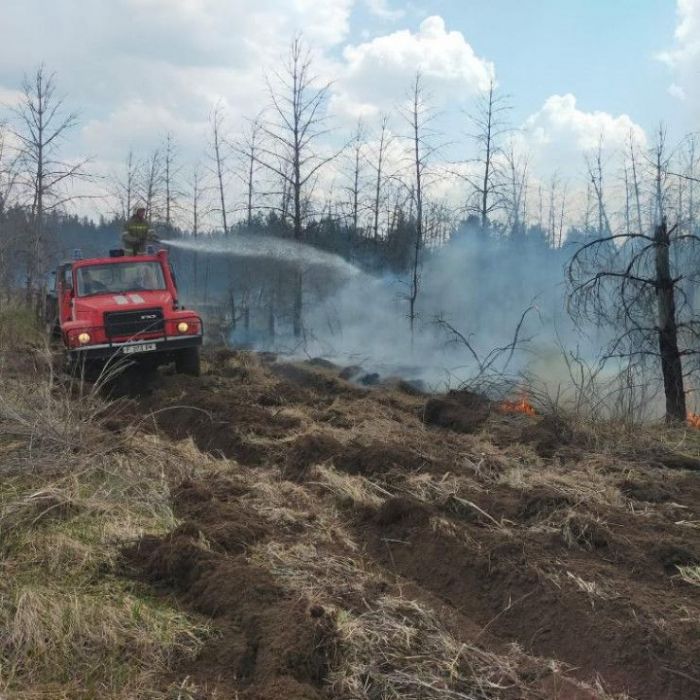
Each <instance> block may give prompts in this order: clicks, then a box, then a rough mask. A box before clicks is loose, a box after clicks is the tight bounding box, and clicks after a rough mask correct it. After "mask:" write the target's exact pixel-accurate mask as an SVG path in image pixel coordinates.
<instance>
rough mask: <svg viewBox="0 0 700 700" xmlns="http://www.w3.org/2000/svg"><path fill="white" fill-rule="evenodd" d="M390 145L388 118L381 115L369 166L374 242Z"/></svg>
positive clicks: (376, 235)
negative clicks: (371, 184) (372, 180)
mask: <svg viewBox="0 0 700 700" xmlns="http://www.w3.org/2000/svg"><path fill="white" fill-rule="evenodd" d="M390 145H391V135H390V133H389V118H388V117H387V116H386V115H384V116H383V117H382V123H381V127H380V129H379V143H378V145H377V151H376V156H375V158H374V159H373V161H372V164H371V167H372V169H373V170H374V195H373V197H372V238H373V240H374V244H375V245H377V244H378V243H379V217H380V213H381V209H382V205H383V203H384V183H385V180H386V172H385V170H386V164H385V161H386V155H387V150H388V148H389V147H390Z"/></svg>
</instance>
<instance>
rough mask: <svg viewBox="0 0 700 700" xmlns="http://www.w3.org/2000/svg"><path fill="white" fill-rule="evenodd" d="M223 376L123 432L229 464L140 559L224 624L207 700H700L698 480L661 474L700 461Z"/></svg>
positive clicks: (248, 358) (208, 661) (158, 393)
mask: <svg viewBox="0 0 700 700" xmlns="http://www.w3.org/2000/svg"><path fill="white" fill-rule="evenodd" d="M206 367H207V372H206V374H205V376H203V377H201V378H199V379H194V378H183V377H177V376H163V377H161V378H159V379H158V380H157V381H156V382H155V384H154V385H153V386H152V387H150V388H149V389H148V390H147V391H146V392H145V393H144V395H142V396H140V397H137V398H135V399H132V400H131V401H130V402H128V403H127V405H125V406H123V407H122V409H121V412H120V413H119V415H118V416H116V417H115V420H114V425H115V430H134V429H136V430H140V431H151V432H154V431H155V432H159V433H161V434H163V435H166V436H167V437H168V438H170V439H172V440H189V439H191V440H192V441H193V442H194V444H195V445H196V447H197V448H198V449H199V450H201V451H202V452H206V453H209V454H210V455H214V456H216V457H220V458H221V459H220V461H218V462H216V464H217V465H218V466H217V468H216V470H214V471H212V472H211V473H205V474H197V475H193V477H192V478H191V479H189V480H187V481H186V482H184V483H181V484H174V485H173V507H174V510H175V514H176V515H177V517H178V519H179V523H180V524H179V525H178V527H177V528H176V529H175V530H174V531H173V532H172V533H170V534H169V535H167V536H151V535H148V536H145V537H144V538H143V539H142V540H141V541H140V542H139V543H137V544H136V545H134V546H133V547H131V548H130V549H129V550H128V551H126V552H125V561H126V563H127V565H128V572H129V575H131V576H136V577H139V578H140V579H143V580H146V581H148V582H149V583H150V584H151V585H152V586H153V589H154V591H157V592H159V594H162V595H163V596H168V597H170V598H172V597H174V598H175V599H176V600H177V604H178V605H181V606H182V607H183V608H185V609H187V610H190V611H192V612H193V613H196V614H200V615H203V616H206V617H208V618H211V619H212V620H213V625H214V629H215V631H216V633H215V634H214V636H212V637H211V638H210V640H209V641H208V643H207V645H206V647H205V648H204V650H203V652H202V653H201V655H200V656H199V658H198V659H196V661H195V662H193V663H190V664H189V665H188V666H187V667H183V668H181V669H179V672H180V675H186V676H187V677H188V678H189V679H191V682H192V684H193V688H194V690H192V692H191V697H192V698H245V699H253V698H255V699H260V700H263V699H264V700H268V699H272V698H276V699H278V698H290V699H292V698H372V699H375V698H377V699H378V698H385V697H386V698H394V697H405V698H438V697H445V698H513V699H514V698H562V699H565V698H566V699H568V698H571V699H582V698H590V699H592V698H612V697H619V698H622V697H631V698H638V699H639V700H687V699H690V698H700V587H699V586H698V585H697V584H693V582H692V580H689V579H688V576H683V575H682V573H683V572H684V571H685V572H687V571H688V570H693V567H698V565H700V475H699V474H698V472H697V471H694V470H693V469H692V465H691V467H690V468H687V469H684V468H674V469H668V468H665V467H664V466H663V462H664V459H666V460H670V461H671V462H673V460H674V455H675V456H676V457H678V459H681V458H686V459H689V460H690V461H691V462H692V458H693V455H689V454H687V451H686V452H682V451H677V452H674V451H673V450H672V449H671V448H664V449H663V450H661V448H660V447H659V448H658V449H657V448H654V449H650V450H649V451H647V452H645V450H644V449H642V448H641V447H640V446H639V445H638V444H637V445H636V446H635V447H634V448H631V447H624V445H626V444H632V445H634V444H635V441H634V440H631V441H630V442H629V443H628V442H625V441H623V440H622V439H620V440H614V439H611V440H609V441H607V442H606V441H604V440H601V439H600V438H596V439H594V438H593V437H591V436H590V435H588V434H587V433H586V432H585V430H580V429H579V428H575V427H572V426H564V425H563V424H562V423H561V422H560V421H561V419H557V420H554V419H553V418H552V417H548V418H542V417H538V416H525V415H512V416H511V415H503V414H502V413H500V412H499V411H497V410H493V407H492V406H491V405H490V404H489V402H488V401H486V400H485V399H480V398H479V397H475V396H474V395H466V394H465V395H460V394H459V393H453V394H451V395H448V396H446V397H444V398H443V397H437V396H425V395H422V394H421V393H420V392H418V391H416V390H414V389H413V388H411V390H408V388H407V387H404V386H403V385H402V384H401V383H395V382H394V383H393V384H391V385H390V386H388V385H385V386H382V385H381V384H380V385H379V386H372V387H368V388H365V387H361V386H358V385H355V384H352V383H350V382H348V381H346V380H344V379H342V378H341V375H342V376H348V373H347V372H346V373H345V374H343V368H335V367H333V366H330V365H328V363H312V362H310V363H298V364H283V363H281V362H278V361H275V360H274V359H261V358H259V357H257V356H255V355H251V354H237V353H226V352H220V353H218V354H217V355H215V356H211V357H210V358H209V361H208V363H207V365H206ZM623 443H624V444H623ZM659 454H662V458H659ZM681 461H682V459H681ZM694 570H695V571H699V572H700V569H697V568H696V569H694Z"/></svg>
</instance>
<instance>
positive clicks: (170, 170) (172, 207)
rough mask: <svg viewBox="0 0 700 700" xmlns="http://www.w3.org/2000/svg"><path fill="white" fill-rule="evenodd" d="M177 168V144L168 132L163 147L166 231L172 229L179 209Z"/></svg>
mask: <svg viewBox="0 0 700 700" xmlns="http://www.w3.org/2000/svg"><path fill="white" fill-rule="evenodd" d="M178 174H179V168H178V166H177V144H176V143H175V137H174V136H173V135H172V134H171V133H170V132H168V133H167V134H166V135H165V144H164V146H163V184H164V186H165V218H164V223H165V227H166V229H167V230H168V231H171V230H172V229H173V227H174V224H173V218H174V216H175V214H176V212H177V210H178V207H179V199H180V192H179V189H178V185H177V179H178Z"/></svg>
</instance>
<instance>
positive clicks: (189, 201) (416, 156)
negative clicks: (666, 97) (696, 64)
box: [0, 28, 700, 418]
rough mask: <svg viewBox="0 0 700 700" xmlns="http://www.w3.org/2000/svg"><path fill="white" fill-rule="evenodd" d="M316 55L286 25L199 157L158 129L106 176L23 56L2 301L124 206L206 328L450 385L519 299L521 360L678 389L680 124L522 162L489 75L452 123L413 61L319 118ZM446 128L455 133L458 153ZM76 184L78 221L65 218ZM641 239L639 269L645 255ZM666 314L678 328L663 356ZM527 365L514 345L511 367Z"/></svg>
mask: <svg viewBox="0 0 700 700" xmlns="http://www.w3.org/2000/svg"><path fill="white" fill-rule="evenodd" d="M433 29H435V28H433ZM319 63H320V61H319V60H318V57H317V56H316V54H315V53H314V47H313V45H312V44H311V43H309V42H307V40H306V39H305V38H304V37H303V36H301V35H298V36H295V37H294V38H293V39H292V41H291V42H290V46H289V50H288V52H287V54H286V55H285V56H283V57H281V58H280V59H279V63H278V64H277V65H273V66H269V67H267V69H263V68H262V67H261V72H260V80H261V81H265V83H266V85H267V93H268V96H267V104H266V106H265V108H264V109H263V110H262V111H260V110H258V109H257V108H256V109H253V110H251V112H250V113H249V114H247V115H246V116H245V117H244V118H240V116H234V115H232V114H230V113H229V109H228V107H227V105H226V103H225V102H224V101H221V100H217V101H215V102H214V103H213V104H212V106H211V111H210V113H209V115H208V119H209V121H208V124H209V126H208V134H207V136H206V138H204V139H202V142H201V147H200V150H199V153H198V154H196V158H192V157H191V156H192V154H191V153H190V152H189V151H184V152H183V150H182V148H181V147H180V144H179V142H178V139H177V137H176V136H175V135H174V134H173V133H172V132H171V131H170V130H167V129H164V130H163V133H162V135H161V137H160V139H159V140H158V141H157V142H153V143H152V144H150V146H149V148H147V149H143V148H141V149H138V150H137V149H131V150H128V151H126V152H124V153H123V156H122V166H121V167H120V168H119V169H118V171H115V172H112V173H110V175H109V177H98V174H97V173H94V172H91V170H90V162H89V158H88V155H92V154H86V155H85V156H83V157H80V158H74V157H68V156H67V155H66V154H65V153H64V148H63V140H64V136H65V134H66V133H67V132H69V131H70V130H71V129H74V128H75V127H76V125H77V123H78V119H79V117H78V116H76V115H75V113H74V112H73V111H72V110H71V107H70V95H67V96H65V97H64V96H63V93H62V92H61V76H57V75H54V74H53V73H52V72H51V69H50V66H40V67H38V68H35V69H32V68H31V67H27V70H29V71H30V72H29V73H28V74H27V77H26V78H25V82H24V84H23V88H22V95H23V96H22V99H21V100H20V101H19V102H18V103H17V105H16V106H15V107H13V108H11V109H6V110H4V111H3V112H2V114H1V115H0V116H1V119H0V285H1V286H2V294H1V295H0V302H1V301H2V300H7V299H9V298H10V296H11V295H12V294H14V293H17V291H18V290H24V292H26V293H27V294H28V295H29V296H32V295H40V294H41V289H42V286H43V285H44V282H45V276H46V273H47V272H48V270H49V269H50V268H51V266H52V265H53V264H54V263H55V262H57V261H58V260H59V259H61V258H65V257H69V255H70V253H71V251H72V249H74V248H78V247H79V248H82V249H83V251H84V253H85V254H97V253H102V252H104V251H105V249H106V248H107V247H109V246H113V245H115V244H117V243H118V236H119V233H120V231H121V227H122V225H123V223H124V221H125V219H126V218H127V217H128V216H129V214H130V212H131V211H133V209H134V208H135V206H136V205H138V204H141V205H143V206H145V207H146V209H147V212H148V218H149V221H150V222H151V225H152V226H153V228H154V229H155V230H156V231H157V233H158V234H159V235H160V236H161V238H163V239H168V240H170V241H172V249H173V259H174V260H175V263H176V266H177V268H178V271H179V274H180V286H181V287H182V288H183V290H184V291H185V293H186V295H187V296H188V297H189V299H190V301H191V302H192V303H195V304H197V303H198V304H200V305H201V306H202V308H203V309H204V310H205V312H207V311H208V312H209V313H211V314H212V315H213V316H214V317H216V318H217V319H218V323H217V324H215V327H214V332H215V333H216V334H217V335H218V338H217V339H218V340H225V341H227V342H232V343H241V344H248V345H252V346H254V347H259V348H268V349H286V350H289V351H293V352H307V353H313V354H326V355H328V356H344V357H353V358H356V359H357V360H358V361H362V362H364V363H367V364H372V363H374V364H376V365H377V366H379V365H386V366H389V365H392V364H393V366H394V367H396V368H399V367H401V366H404V367H414V368H415V367H421V368H423V372H422V373H421V372H417V373H418V374H422V376H425V377H427V378H429V379H430V380H431V381H439V380H440V379H441V378H442V379H443V380H444V381H445V382H446V383H450V382H454V381H455V380H456V381H459V380H462V379H466V378H468V377H469V376H470V372H471V371H472V370H473V357H472V358H470V352H471V353H472V355H478V353H487V352H488V351H489V350H490V349H491V348H494V347H499V346H504V345H505V344H507V343H508V342H509V340H510V339H511V338H512V335H513V332H514V329H515V327H516V326H517V324H518V321H519V319H521V317H522V314H523V312H524V311H525V310H526V309H527V308H529V307H533V308H534V310H535V312H534V313H532V314H530V315H529V316H528V318H527V320H526V321H525V322H524V327H523V329H522V330H523V333H522V336H521V338H520V339H521V340H523V339H525V340H526V341H527V342H528V347H529V351H528V352H532V353H536V352H538V351H541V350H542V349H543V348H546V349H547V351H548V352H549V351H551V350H552V348H554V347H555V346H556V345H557V343H559V342H563V343H564V345H568V346H571V347H574V346H575V347H578V348H579V351H580V349H581V348H584V349H585V353H586V356H587V357H588V358H589V359H590V361H591V362H594V360H595V358H596V356H597V355H598V351H600V353H602V355H603V356H604V357H606V358H608V359H610V360H613V359H614V360H615V362H616V364H615V371H618V370H619V369H620V368H621V367H622V366H624V367H625V368H626V369H627V371H630V367H631V366H632V365H634V372H635V373H638V375H639V377H641V376H642V375H643V376H644V382H646V384H645V385H648V386H651V385H652V384H654V383H655V382H656V384H658V386H662V385H663V386H664V388H665V393H666V396H667V398H668V396H669V392H671V393H673V392H674V391H675V392H676V393H677V394H678V393H679V392H680V393H679V396H682V397H683V400H685V389H684V388H683V384H682V382H681V383H680V384H679V381H680V379H679V378H682V377H685V378H686V381H690V382H691V384H692V376H691V375H692V372H693V370H694V368H695V364H696V360H695V359H694V358H695V352H696V347H697V343H696V341H697V334H696V323H697V322H696V294H695V290H694V283H695V281H696V275H695V273H694V271H693V269H692V268H693V266H694V265H695V262H696V260H697V255H696V253H695V250H694V248H693V246H692V244H693V243H694V242H695V240H696V236H697V235H698V233H699V232H698V221H699V220H700V219H699V217H698V213H699V212H698V207H699V205H700V197H699V196H698V195H699V194H700V193H699V192H698V190H697V188H698V186H700V183H698V175H699V174H700V145H698V140H697V136H695V135H689V136H687V137H685V138H684V139H682V141H681V142H680V143H679V144H677V145H675V146H673V147H672V146H670V145H668V144H667V143H665V142H664V141H663V138H662V137H661V136H660V137H659V138H660V141H659V142H658V143H657V144H656V145H654V146H651V147H649V146H648V144H647V143H646V141H645V138H644V135H643V133H640V130H639V129H638V128H636V127H635V125H633V124H632V123H630V124H629V125H627V126H628V128H627V131H626V133H625V135H624V140H623V141H622V142H620V139H617V141H616V142H615V143H614V144H613V145H610V144H608V143H607V142H606V137H607V136H608V134H606V132H605V129H603V128H602V127H601V130H600V133H599V134H598V137H597V139H596V140H595V142H592V143H591V144H590V148H589V149H587V151H586V153H585V154H584V156H583V157H582V158H581V160H580V162H577V163H570V164H569V165H570V168H569V169H568V170H567V171H566V172H564V171H562V170H561V169H559V170H556V171H553V172H550V173H542V172H535V170H534V169H533V167H532V161H533V153H532V143H531V140H528V139H527V138H525V137H524V135H523V133H524V132H523V129H522V128H519V127H518V125H517V124H514V123H512V122H511V120H510V107H511V105H512V102H513V98H512V97H510V96H507V95H506V93H505V92H504V88H503V86H501V85H500V84H499V83H498V82H497V81H496V79H495V76H494V74H493V71H492V70H488V69H487V70H486V71H485V73H484V75H483V76H482V78H481V79H480V80H481V83H480V89H479V90H477V91H476V93H475V94H474V95H473V96H472V97H471V99H470V101H469V104H468V105H467V108H466V109H465V110H463V112H462V113H461V115H460V117H459V119H454V118H451V117H445V115H444V113H442V112H441V110H440V109H439V108H441V107H442V106H443V103H444V100H441V99H440V100H438V99H436V98H435V97H434V95H433V93H432V85H431V78H430V73H429V71H428V72H427V73H426V72H425V71H423V70H422V66H421V65H420V64H419V65H416V66H415V70H416V73H415V76H414V79H413V80H412V81H411V82H407V83H406V84H405V86H404V93H405V98H404V99H403V100H401V101H398V102H396V103H394V104H393V105H392V106H389V108H388V109H387V110H386V112H385V113H380V114H366V115H363V116H362V117H361V118H360V119H359V120H358V121H356V122H355V124H354V125H352V126H351V125H349V124H348V122H347V120H339V119H337V118H336V115H335V114H334V105H335V104H337V96H336V95H334V94H332V93H331V83H330V82H328V81H327V79H326V77H324V76H325V69H324V70H321V69H320V66H319ZM144 99H145V102H146V107H145V108H146V109H147V96H146V97H145V98H144ZM562 104H563V105H564V107H566V108H569V109H573V108H574V107H575V105H572V104H571V102H570V101H569V102H566V99H565V98H564V101H563V102H562ZM560 106H561V105H560ZM545 111H546V110H545ZM540 118H543V117H541V115H540ZM619 126H620V124H616V128H617V127H619ZM660 134H663V130H660ZM456 136H457V137H458V139H462V140H463V137H465V136H466V139H467V143H468V144H470V145H469V146H465V147H464V148H462V146H461V145H460V147H459V148H457V147H456V146H455V137H456ZM88 180H89V187H87V188H85V187H83V188H82V189H81V183H85V182H87V181H88ZM98 193H99V194H98ZM86 198H90V199H89V201H90V202H91V204H90V206H91V207H92V210H93V211H94V212H95V214H94V216H92V217H90V218H86V217H81V218H78V217H77V216H76V215H75V213H74V212H75V211H76V202H84V201H85V200H86ZM80 207H82V209H83V211H84V210H85V209H84V207H85V205H84V204H80ZM98 212H99V214H98ZM664 232H665V233H664ZM659 236H662V237H664V236H665V237H666V238H664V241H665V242H660V239H659ZM256 240H257V241H258V243H255V241H256ZM275 240H277V241H280V244H279V245H277V246H276V244H275V243H274V242H275ZM676 243H677V244H678V248H679V250H678V251H676ZM292 244H294V245H296V246H297V248H296V250H297V251H299V252H298V254H293V253H292V248H290V247H289V246H290V245H292ZM256 245H258V248H259V250H260V253H259V254H256V253H255V246H256ZM251 246H252V248H251ZM308 246H311V248H309V247H308ZM640 246H641V247H640ZM251 250H252V251H253V252H251ZM313 250H317V251H324V252H325V253H326V254H327V255H325V256H324V255H321V254H320V253H319V254H316V253H314V252H313ZM665 250H668V251H669V254H668V256H667V258H668V259H667V261H666V262H664V261H663V260H661V261H660V260H659V259H658V254H659V251H665ZM655 251H656V254H657V258H656V262H655V263H654V262H653V261H652V260H651V259H649V260H648V259H647V257H645V256H647V255H651V257H652V258H653V257H654V254H655ZM654 265H656V267H654ZM567 266H568V270H569V286H568V287H567V279H566V275H565V270H566V269H567ZM650 266H651V267H650ZM652 268H654V270H656V272H653V270H652ZM610 282H612V284H609V283H610ZM669 285H670V287H669ZM668 289H671V290H672V291H673V292H675V295H674V296H673V298H670V297H668V298H666V300H665V301H662V300H661V297H662V296H663V295H664V294H665V293H666V292H667V291H668ZM569 293H571V294H572V295H573V296H572V297H571V300H572V303H573V305H574V306H575V307H576V313H575V314H574V318H575V320H576V322H577V324H578V328H577V330H576V332H575V329H574V327H573V324H572V322H571V320H570V318H569V316H568V315H567V314H566V300H567V295H568V294H569ZM571 308H572V306H571V305H570V310H571ZM669 323H671V325H673V326H674V328H675V330H674V333H676V335H677V336H679V337H676V339H675V341H674V342H675V345H673V343H671V345H670V346H668V345H667V346H665V347H666V349H664V347H663V339H664V338H666V339H667V331H668V324H669ZM449 329H452V330H453V331H456V332H457V335H456V336H455V333H450V332H449ZM577 332H578V333H583V334H584V335H577V334H576V333H577ZM459 337H461V338H462V339H463V340H464V341H466V342H467V347H465V345H464V343H461V344H460V342H455V341H456V338H459ZM659 338H661V339H662V348H661V350H659V348H658V347H655V344H658V340H659ZM592 339H594V340H592ZM595 339H597V340H598V341H600V342H599V343H598V347H596V341H595ZM679 342H680V345H679ZM610 343H612V344H610ZM640 344H641V345H643V346H644V348H645V353H646V354H645V357H644V361H643V362H642V361H641V360H640V358H639V357H638V355H637V351H636V350H635V348H636V349H637V350H639V346H640ZM669 347H670V348H671V349H670V350H669ZM674 348H675V349H674ZM477 349H478V350H477ZM468 350H469V351H470V352H468ZM669 352H670V355H672V356H673V357H672V358H671V360H669V357H670V356H669ZM529 361H530V359H529V358H528V355H527V353H525V354H523V355H519V356H518V359H517V361H515V362H514V364H513V365H511V366H510V367H508V371H512V372H517V371H518V370H523V369H526V368H527V366H528V362H529ZM669 362H670V364H669ZM621 363H622V364H621ZM625 363H626V364H625ZM674 363H675V364H674ZM671 365H673V370H672V372H673V373H675V374H674V376H675V379H669V376H668V372H669V371H671V370H670V369H669V367H670V366H671ZM427 368H430V370H431V371H430V372H428V371H426V370H427ZM662 368H663V372H661V371H660V370H661V369H662ZM501 369H502V370H503V371H505V370H506V368H505V367H502V368H501ZM662 380H664V381H662ZM640 381H641V380H640ZM652 393H653V391H652ZM667 413H668V414H669V415H672V416H673V417H675V418H683V417H684V415H685V404H684V403H683V402H681V400H680V398H678V397H677V400H676V401H675V403H673V402H672V405H671V406H670V407H669V405H668V403H667Z"/></svg>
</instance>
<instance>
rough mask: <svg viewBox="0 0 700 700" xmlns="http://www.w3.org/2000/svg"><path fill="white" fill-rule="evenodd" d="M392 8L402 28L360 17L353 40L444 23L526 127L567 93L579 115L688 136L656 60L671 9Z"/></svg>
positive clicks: (526, 1)
mask: <svg viewBox="0 0 700 700" xmlns="http://www.w3.org/2000/svg"><path fill="white" fill-rule="evenodd" d="M392 6H393V7H396V8H399V7H403V8H404V9H405V16H404V17H403V18H402V19H401V20H399V21H398V22H389V21H385V22H382V21H381V20H379V21H377V19H376V18H372V17H371V15H370V14H369V12H368V11H367V10H366V9H365V10H364V11H362V10H361V11H359V12H357V14H356V16H355V18H354V21H353V23H352V26H353V35H355V36H359V35H361V33H362V31H363V30H366V28H367V26H371V25H373V24H374V25H375V26H376V25H378V26H383V27H384V29H390V28H392V25H396V24H399V25H400V24H411V23H412V24H414V26H415V25H417V24H418V23H419V22H420V20H421V19H422V18H424V17H426V16H429V15H439V16H441V17H443V19H444V20H445V23H446V25H447V26H448V27H449V28H450V29H454V30H459V31H461V32H462V33H463V34H464V36H465V38H466V40H467V41H468V42H469V43H470V44H471V45H472V47H473V48H474V49H475V51H476V52H477V54H478V55H480V56H483V57H485V58H487V59H489V60H491V61H493V62H494V63H495V65H496V73H497V76H498V79H499V82H500V83H501V85H502V86H503V88H504V90H506V91H507V92H508V93H510V94H511V95H512V96H513V100H512V102H513V107H514V116H515V117H516V119H517V118H519V119H521V120H524V119H525V118H526V117H527V116H528V115H529V114H531V113H533V112H535V111H536V110H537V109H538V107H539V106H541V105H542V103H543V102H544V101H545V99H546V98H547V97H549V96H550V95H552V94H565V93H569V92H571V93H573V94H575V95H576V97H577V98H578V101H579V104H580V106H581V107H582V108H585V109H589V110H605V111H608V112H611V113H613V114H619V113H624V112H626V113H629V114H630V115H631V116H632V117H633V119H635V121H637V122H638V123H640V124H641V125H642V126H644V127H645V128H646V129H654V128H655V126H656V125H657V124H658V122H659V121H660V120H662V121H665V122H668V123H669V124H670V125H674V126H676V127H677V129H679V130H686V129H691V128H693V125H692V123H691V117H690V115H689V114H688V110H686V109H685V108H681V109H679V105H678V104H677V101H676V100H674V99H672V98H671V97H670V96H669V94H668V87H669V83H670V82H671V75H670V72H669V69H668V67H667V66H666V65H664V64H663V63H662V62H661V61H660V60H658V59H657V58H656V55H657V54H658V53H659V52H660V51H662V50H664V49H665V48H667V47H668V46H670V45H671V44H672V42H673V33H674V29H675V27H676V3H675V2H674V0H492V2H482V1H480V0H425V1H424V2H420V3H416V2H411V3H399V2H396V1H395V0H394V2H393V3H392ZM699 80H700V76H699ZM694 116H695V117H697V116H698V115H697V113H696V114H695V115H694ZM695 128H700V124H696V125H695Z"/></svg>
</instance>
